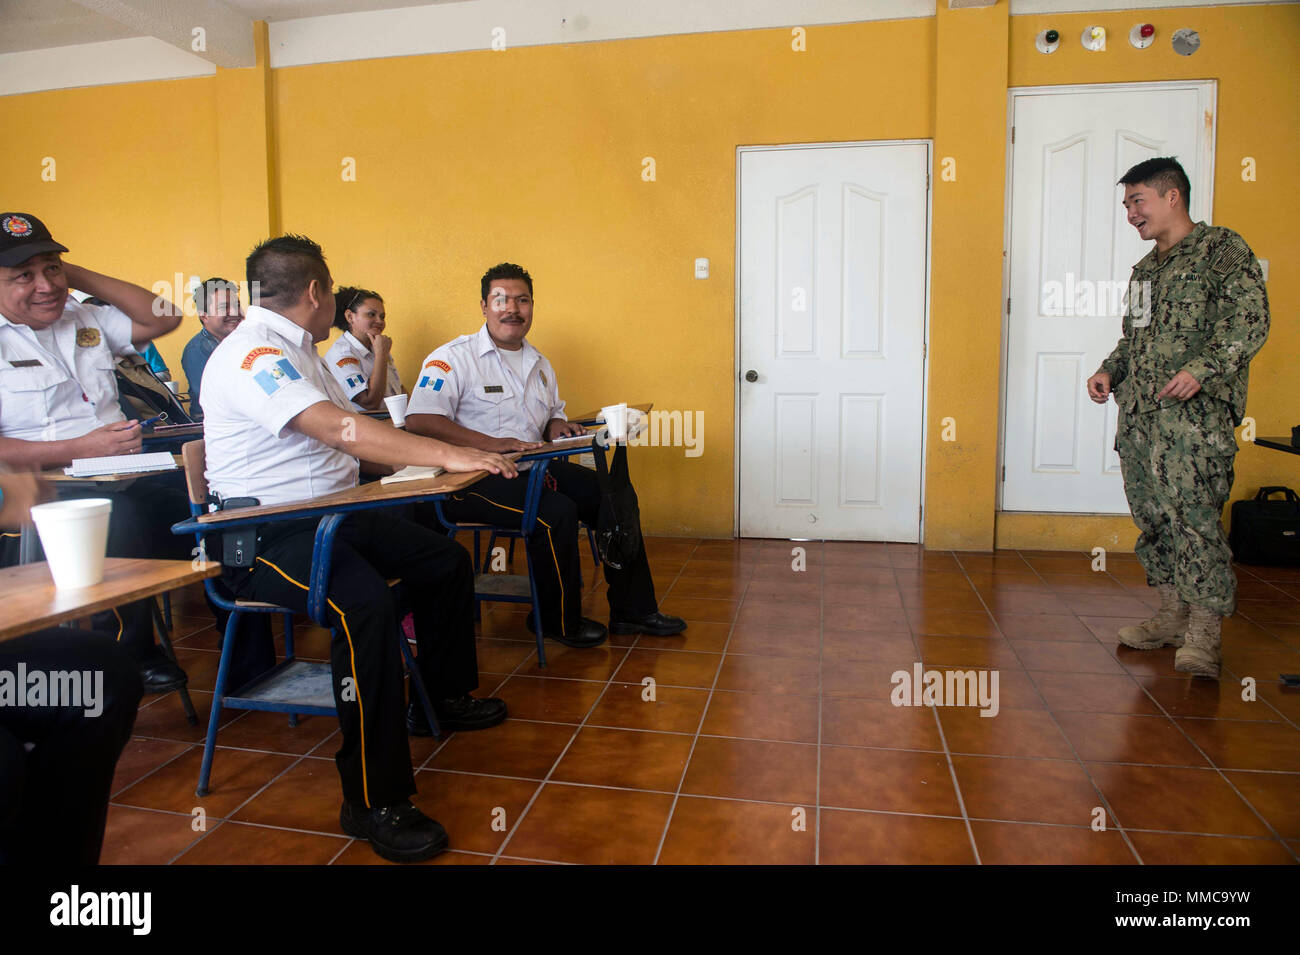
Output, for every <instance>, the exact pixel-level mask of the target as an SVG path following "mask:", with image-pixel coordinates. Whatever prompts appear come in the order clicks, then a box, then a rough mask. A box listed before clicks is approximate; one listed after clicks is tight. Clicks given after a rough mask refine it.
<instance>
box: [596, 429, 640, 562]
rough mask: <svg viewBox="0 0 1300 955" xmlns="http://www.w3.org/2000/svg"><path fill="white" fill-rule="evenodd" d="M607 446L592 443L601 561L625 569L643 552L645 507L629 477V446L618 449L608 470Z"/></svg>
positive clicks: (598, 544) (597, 536) (597, 539)
mask: <svg viewBox="0 0 1300 955" xmlns="http://www.w3.org/2000/svg"><path fill="white" fill-rule="evenodd" d="M605 447H606V446H605V445H604V444H602V443H601V442H600V439H599V438H598V439H597V440H596V441H594V442H592V446H591V452H592V457H593V458H594V459H595V461H596V482H597V483H598V484H599V485H600V510H599V512H598V513H597V516H596V549H597V550H598V551H600V559H601V560H602V561H604V562H605V563H606V564H609V566H610V567H612V568H614V569H615V570H622V569H623V568H624V567H626V566H627V565H628V564H629V563H631V562H632V561H633V560H635V559H636V557H637V556H638V555H639V554H640V553H641V546H642V544H641V508H640V506H639V505H638V504H637V500H636V491H635V489H633V487H632V482H631V480H630V479H629V478H628V476H627V445H623V444H620V445H617V446H616V447H615V448H614V460H613V463H612V464H610V465H609V466H608V468H607V467H606V462H605Z"/></svg>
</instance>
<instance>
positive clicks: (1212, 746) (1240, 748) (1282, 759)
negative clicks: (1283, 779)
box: [1178, 719, 1300, 773]
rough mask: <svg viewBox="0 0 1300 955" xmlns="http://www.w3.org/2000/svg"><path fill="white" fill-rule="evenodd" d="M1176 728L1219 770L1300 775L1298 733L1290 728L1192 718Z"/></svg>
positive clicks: (1286, 726)
mask: <svg viewBox="0 0 1300 955" xmlns="http://www.w3.org/2000/svg"><path fill="white" fill-rule="evenodd" d="M1178 725H1179V726H1180V727H1182V729H1183V731H1184V732H1186V733H1187V735H1188V736H1190V737H1191V738H1192V739H1193V740H1194V741H1195V742H1196V745H1197V746H1199V747H1201V749H1203V750H1205V753H1206V755H1208V756H1209V757H1210V759H1211V760H1213V761H1214V764H1215V765H1216V766H1218V767H1220V768H1222V769H1267V770H1274V771H1279V772H1287V773H1297V772H1300V730H1298V729H1296V728H1295V727H1294V726H1289V725H1287V724H1286V723H1257V722H1249V723H1246V722H1235V721H1232V720H1196V719H1180V720H1179V721H1178Z"/></svg>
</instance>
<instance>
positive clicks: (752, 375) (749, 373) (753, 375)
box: [745, 368, 758, 382]
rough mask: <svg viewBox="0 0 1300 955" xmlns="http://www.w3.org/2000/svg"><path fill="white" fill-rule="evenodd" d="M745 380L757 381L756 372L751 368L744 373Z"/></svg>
mask: <svg viewBox="0 0 1300 955" xmlns="http://www.w3.org/2000/svg"><path fill="white" fill-rule="evenodd" d="M745 380H746V381H748V382H755V381H758V372H756V371H754V369H752V368H751V369H749V371H747V372H745Z"/></svg>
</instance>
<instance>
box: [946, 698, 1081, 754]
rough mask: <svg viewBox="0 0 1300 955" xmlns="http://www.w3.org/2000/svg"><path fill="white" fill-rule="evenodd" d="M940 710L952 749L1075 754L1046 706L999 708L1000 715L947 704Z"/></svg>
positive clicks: (978, 752) (994, 752)
mask: <svg viewBox="0 0 1300 955" xmlns="http://www.w3.org/2000/svg"><path fill="white" fill-rule="evenodd" d="M938 712H939V721H940V722H941V723H942V724H943V733H944V737H945V738H946V739H947V741H948V750H949V751H950V752H953V753H973V754H977V755H981V756H1023V757H1028V758H1037V759H1073V758H1074V753H1073V752H1072V751H1071V749H1070V745H1069V743H1068V742H1066V739H1065V737H1064V736H1063V735H1062V734H1061V731H1060V730H1059V729H1057V727H1056V723H1055V721H1054V720H1053V719H1052V717H1051V715H1050V714H1048V713H1047V712H1046V711H1045V710H1003V709H999V710H998V713H997V715H996V716H981V715H980V712H981V711H980V710H979V709H977V708H971V707H956V706H945V707H940V708H939V710H938ZM989 712H992V711H991V710H989Z"/></svg>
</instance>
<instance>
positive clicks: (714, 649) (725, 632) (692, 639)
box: [637, 620, 731, 653]
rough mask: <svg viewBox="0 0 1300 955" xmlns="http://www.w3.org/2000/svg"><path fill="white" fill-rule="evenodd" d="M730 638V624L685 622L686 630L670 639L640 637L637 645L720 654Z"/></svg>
mask: <svg viewBox="0 0 1300 955" xmlns="http://www.w3.org/2000/svg"><path fill="white" fill-rule="evenodd" d="M730 636H731V624H729V623H709V622H707V621H703V620H687V621H686V629H685V630H684V631H683V632H681V633H679V634H674V635H673V636H671V637H649V636H644V635H643V636H641V637H640V638H639V639H638V641H637V642H638V645H640V646H643V647H650V648H654V647H660V648H663V649H670V650H698V651H701V652H704V653H721V652H722V651H723V650H724V649H726V646H727V640H728V639H729V638H730Z"/></svg>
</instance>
